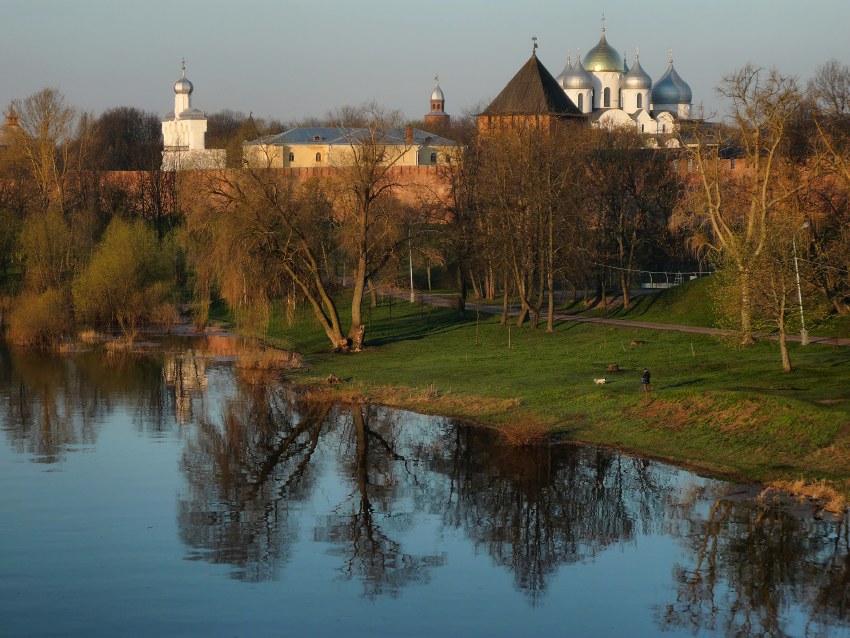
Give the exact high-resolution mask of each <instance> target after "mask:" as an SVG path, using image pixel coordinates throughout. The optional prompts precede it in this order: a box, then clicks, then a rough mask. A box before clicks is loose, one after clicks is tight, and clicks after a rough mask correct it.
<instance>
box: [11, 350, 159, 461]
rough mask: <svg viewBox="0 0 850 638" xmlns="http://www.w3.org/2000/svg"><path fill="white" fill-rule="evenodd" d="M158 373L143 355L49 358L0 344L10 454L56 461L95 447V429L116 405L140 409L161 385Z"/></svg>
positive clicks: (153, 362)
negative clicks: (82, 448) (85, 447)
mask: <svg viewBox="0 0 850 638" xmlns="http://www.w3.org/2000/svg"><path fill="white" fill-rule="evenodd" d="M160 371H161V363H160V362H158V361H156V360H153V359H151V358H148V357H130V356H117V357H106V356H104V355H103V353H101V352H82V353H76V354H74V355H69V356H55V355H50V354H45V353H42V352H37V351H31V350H26V349H18V348H13V349H10V348H6V347H5V346H4V345H2V344H0V374H2V375H5V376H4V377H0V418H2V421H0V427H2V429H3V430H4V431H5V432H6V435H7V437H8V439H9V441H10V443H11V445H12V448H13V449H14V450H15V451H16V452H18V453H20V454H29V455H32V459H33V460H34V461H36V462H40V463H56V462H59V461H61V460H62V459H64V457H65V454H66V453H67V452H68V451H69V450H73V449H74V448H76V447H78V446H80V445H93V444H94V443H95V441H96V440H97V427H98V425H99V424H100V423H102V422H103V420H104V417H105V416H106V415H108V414H110V413H111V412H112V410H113V409H114V408H115V407H116V405H117V404H118V402H119V401H120V402H127V401H128V400H130V401H133V400H135V401H138V402H139V405H140V406H141V405H144V404H145V397H148V396H150V395H151V393H153V392H155V389H156V388H159V387H161V372H160Z"/></svg>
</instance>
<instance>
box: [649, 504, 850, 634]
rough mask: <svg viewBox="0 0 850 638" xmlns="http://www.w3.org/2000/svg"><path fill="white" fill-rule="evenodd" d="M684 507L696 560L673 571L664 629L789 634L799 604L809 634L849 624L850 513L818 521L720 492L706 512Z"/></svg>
mask: <svg viewBox="0 0 850 638" xmlns="http://www.w3.org/2000/svg"><path fill="white" fill-rule="evenodd" d="M701 496H702V497H703V498H704V497H705V496H710V494H709V495H701ZM685 509H686V511H684V512H682V513H681V514H682V517H681V520H682V521H683V522H684V525H683V526H682V528H681V529H680V532H681V536H682V540H683V542H685V544H686V546H687V547H688V549H689V550H690V552H691V555H692V557H693V562H692V563H691V564H688V565H680V566H678V567H677V568H676V570H675V573H674V576H675V578H676V582H677V586H678V593H677V596H676V600H675V602H673V603H671V604H669V605H668V606H667V607H666V608H664V609H662V610H659V624H660V625H661V626H662V627H663V628H664V629H671V628H683V629H688V630H691V631H693V632H694V633H696V632H698V631H699V630H701V629H707V630H710V631H714V632H717V633H720V634H722V635H727V636H750V635H759V636H762V635H764V636H791V635H793V633H789V629H788V628H787V627H786V626H785V624H786V623H787V619H788V618H789V617H790V616H791V614H790V613H789V612H791V611H792V610H794V609H795V608H797V609H798V610H799V611H801V612H802V613H803V614H805V617H807V618H808V623H807V625H806V630H805V631H806V635H807V636H818V635H823V636H826V635H830V631H831V629H839V630H840V631H841V632H842V633H844V632H846V631H847V629H848V628H850V540H849V539H848V516H847V515H844V516H843V517H841V518H838V519H837V520H818V519H813V518H812V517H811V516H810V515H807V514H806V515H804V516H801V515H800V512H795V511H793V509H792V508H789V507H788V506H787V505H784V506H783V505H781V504H779V503H760V502H757V501H756V502H754V501H753V500H752V499H746V500H735V499H724V498H716V499H715V500H714V501H713V503H712V505H711V508H710V510H709V511H708V514H707V515H702V516H701V515H699V514H698V513H697V512H696V511H695V509H694V508H693V506H691V507H686V508H685Z"/></svg>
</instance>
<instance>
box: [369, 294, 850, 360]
mask: <svg viewBox="0 0 850 638" xmlns="http://www.w3.org/2000/svg"><path fill="white" fill-rule="evenodd" d="M384 293H385V294H391V295H393V296H394V297H397V298H399V299H405V300H407V299H410V293H409V292H404V291H398V290H393V291H387V290H384ZM416 300H417V302H419V303H427V304H431V305H432V306H442V307H444V308H451V307H452V306H454V298H453V297H450V298H446V297H441V296H439V295H429V294H426V293H418V292H417V293H416ZM466 307H467V309H468V310H469V309H472V308H477V309H478V310H480V311H481V312H484V313H487V314H490V315H497V314H501V312H502V308H501V307H500V306H497V305H495V304H486V303H481V304H479V303H475V302H473V303H467V305H466ZM510 314H511V316H516V315H517V314H518V313H517V312H516V311H513V312H511V313H510ZM543 318H544V316H543V315H541V320H542V319H543ZM555 319H556V320H558V321H576V322H579V323H601V324H607V325H611V326H620V327H621V328H641V329H643V330H664V331H672V332H688V333H691V334H701V335H728V334H734V332H733V331H731V330H722V329H720V328H705V327H702V326H683V325H678V324H672V323H653V322H650V321H632V320H631V319H605V318H603V317H579V316H576V315H572V314H569V313H566V312H556V313H555ZM758 336H759V337H761V338H764V337H767V338H768V339H777V338H778V337H777V336H776V335H758ZM787 338H788V341H795V342H799V341H800V335H788V337H787ZM809 342H810V343H816V344H819V345H826V346H850V339H841V338H834V337H816V336H814V335H809Z"/></svg>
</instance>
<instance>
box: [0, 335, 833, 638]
mask: <svg viewBox="0 0 850 638" xmlns="http://www.w3.org/2000/svg"><path fill="white" fill-rule="evenodd" d="M193 343H194V342H193ZM223 343H225V345H226V342H223ZM213 346H214V348H213ZM205 347H210V352H211V353H212V354H213V355H215V354H221V355H223V356H225V355H226V352H224V353H222V352H220V350H221V347H222V346H221V344H219V343H218V342H215V343H213V344H212V345H211V346H210V345H209V344H207V346H205ZM181 348H182V349H180V350H179V352H181V353H183V354H182V358H181V359H179V360H178V359H175V360H172V361H173V363H171V364H169V365H164V364H163V361H162V360H161V359H160V358H157V357H147V356H138V355H122V356H114V357H106V356H104V355H103V353H101V352H91V353H78V354H74V355H70V356H63V357H56V356H45V355H41V354H37V353H32V352H27V351H19V350H10V349H6V348H5V347H4V346H2V345H1V344H0V427H1V428H2V430H3V431H4V433H5V436H6V437H7V439H8V441H9V443H10V448H11V449H12V450H15V451H16V452H17V453H19V454H25V455H29V456H31V457H32V458H33V459H34V460H36V461H41V462H47V463H53V462H56V461H61V460H62V459H63V458H65V456H66V455H67V454H68V453H69V452H70V451H72V450H74V449H79V447H80V446H90V445H93V444H94V443H95V442H96V439H97V435H98V431H99V428H100V427H102V424H103V423H105V422H107V418H108V417H109V416H110V415H111V413H112V412H113V411H121V410H123V411H124V412H128V413H129V414H130V415H132V416H133V419H134V421H135V422H136V423H137V424H138V427H139V428H140V429H142V430H143V431H145V432H148V433H149V434H151V435H152V436H158V435H159V433H160V432H162V431H163V430H168V429H174V430H176V427H177V426H176V424H175V419H179V418H181V414H183V415H184V416H185V417H186V419H188V418H189V415H192V414H194V413H209V414H211V415H212V418H195V419H194V421H193V422H192V423H191V424H187V425H186V426H185V428H184V429H183V430H182V431H183V432H185V437H186V442H185V448H184V451H183V455H182V460H181V469H182V472H183V474H184V476H185V481H186V489H185V491H184V492H183V493H182V494H180V496H179V508H178V519H179V521H178V522H179V526H180V534H181V537H182V539H183V541H184V542H185V543H186V544H187V546H188V547H189V548H190V550H189V551H190V557H191V558H193V559H200V560H207V561H211V562H214V563H219V564H225V565H230V566H232V568H233V574H234V576H235V577H237V578H241V579H246V580H252V581H257V580H264V579H269V578H274V577H275V576H276V575H277V574H278V572H279V570H280V569H281V568H282V566H284V565H285V564H286V562H287V561H288V560H289V559H290V557H291V552H292V551H293V543H294V542H295V541H296V540H298V539H297V535H298V533H299V529H300V528H301V526H303V525H305V524H306V525H308V526H310V529H311V530H312V537H311V538H310V539H307V540H308V541H311V542H312V541H315V542H321V543H325V544H327V545H328V546H329V547H330V548H331V549H330V554H331V556H332V557H333V559H334V560H336V561H338V562H337V566H338V570H339V574H340V575H341V577H342V578H344V579H350V580H352V581H354V582H357V583H359V584H361V585H362V592H363V594H364V595H365V596H367V597H377V596H382V595H388V596H395V595H398V594H399V592H400V591H401V590H402V588H403V587H405V586H406V585H408V584H411V583H414V582H423V581H427V580H428V578H429V577H430V575H431V574H432V573H433V569H435V568H438V567H439V566H440V565H443V564H444V563H445V561H446V560H447V559H446V556H445V555H444V554H442V553H433V552H432V553H428V552H424V553H423V552H421V551H419V550H418V549H416V548H414V547H413V545H414V543H415V542H416V541H415V539H416V537H417V534H416V533H415V531H416V526H417V525H420V524H424V525H425V526H426V527H427V526H428V525H431V524H434V523H437V524H439V523H441V524H442V526H443V528H444V529H447V528H448V529H457V530H462V532H463V535H464V536H465V537H466V538H468V539H470V540H471V542H472V543H473V544H474V545H475V546H476V547H477V548H478V549H479V550H483V551H486V552H487V554H488V555H489V556H490V557H491V558H492V560H493V561H494V563H495V564H497V565H500V566H502V567H503V568H505V569H507V570H508V571H509V572H510V573H511V574H512V576H513V579H514V583H515V586H516V587H517V589H519V590H520V591H522V592H524V593H525V595H526V596H527V598H528V601H529V602H530V604H532V605H537V604H538V603H540V602H541V601H542V600H543V597H544V595H545V593H546V591H547V589H548V588H549V583H550V581H551V579H552V577H553V574H554V573H555V572H556V571H557V570H558V569H559V568H560V567H562V566H564V565H569V564H573V563H576V562H579V561H589V560H593V558H594V557H595V556H596V555H598V554H599V553H600V552H603V551H604V550H606V549H607V548H610V547H612V546H614V545H617V544H633V545H634V546H635V547H636V548H637V550H641V549H643V547H642V546H641V544H640V543H641V541H640V537H641V536H642V535H644V534H649V533H658V534H665V535H670V536H673V537H674V538H676V539H678V542H679V543H680V544H681V545H682V547H683V548H684V550H685V552H686V558H685V559H684V560H682V561H681V564H679V565H678V566H677V567H676V569H675V570H674V573H673V574H672V577H673V585H674V589H675V595H673V596H671V602H670V603H669V604H667V605H664V606H662V607H660V608H658V609H657V610H656V622H657V624H658V626H659V628H660V629H663V630H674V631H682V630H684V631H687V632H693V633H700V632H702V631H710V632H714V633H720V634H725V635H731V636H738V635H751V634H764V635H770V636H783V635H789V634H791V633H801V630H800V625H799V624H798V625H794V626H790V625H789V623H790V622H798V619H799V618H800V617H802V618H804V619H805V627H804V628H803V629H802V631H804V632H805V633H807V634H808V635H829V633H830V632H831V631H833V630H834V631H835V632H836V633H839V634H841V633H843V634H845V635H846V634H847V633H848V632H850V532H848V518H847V516H846V515H845V516H844V517H843V518H840V519H838V520H827V519H825V520H817V519H815V518H813V517H812V516H810V515H809V514H808V513H802V514H801V513H799V512H796V511H794V509H793V508H789V507H787V506H782V507H780V506H777V505H774V504H772V503H763V502H760V501H754V500H753V499H751V498H745V497H730V496H728V495H725V491H726V490H728V486H727V485H726V484H724V483H720V482H714V481H696V480H694V479H692V477H687V478H686V480H685V483H686V484H694V483H696V484H698V485H700V486H701V487H696V488H691V490H690V491H689V492H688V491H686V490H685V489H684V488H683V487H682V485H681V483H680V479H681V477H683V476H685V475H684V474H683V473H682V472H680V471H678V470H676V469H674V468H670V467H668V466H664V465H661V464H658V463H654V462H651V461H648V460H645V459H634V458H628V457H625V456H621V455H619V454H616V453H613V452H608V451H604V450H600V449H596V448H593V447H572V446H568V445H554V446H551V447H528V448H521V447H520V448H518V447H513V446H510V445H508V444H506V443H504V442H502V441H501V440H500V439H498V437H496V436H493V435H492V434H491V433H489V432H487V431H486V430H483V429H477V428H470V427H465V426H463V425H459V424H455V423H452V422H450V421H446V420H440V419H427V420H424V421H423V423H420V424H417V423H416V422H415V419H413V418H411V417H409V415H405V416H402V415H403V413H399V412H394V411H392V410H389V409H383V408H378V407H374V406H364V405H361V406H348V407H339V406H328V405H322V404H315V403H307V402H304V401H302V400H301V399H300V398H298V396H297V395H295V394H294V393H292V392H290V391H289V390H287V389H286V388H285V387H282V386H280V384H278V383H277V382H276V381H274V382H270V383H266V382H263V381H262V380H261V379H252V380H251V381H253V382H252V383H248V382H246V381H247V379H240V378H238V377H236V380H235V389H234V385H233V384H234V374H235V373H234V372H233V369H232V366H231V365H230V364H229V363H227V362H222V360H220V359H219V360H216V361H213V360H210V361H206V362H205V363H201V362H200V360H197V357H203V356H205V353H204V351H201V350H195V351H194V352H189V351H185V343H184V344H183V345H182V346H181ZM187 357H188V358H187ZM186 361H189V363H190V367H189V368H187V367H186V365H185V364H186ZM166 368H167V369H166ZM187 375H188V376H187ZM208 377H209V388H210V390H211V392H210V394H212V395H213V396H214V397H215V401H218V398H217V397H218V394H217V391H218V390H221V391H223V392H224V394H225V396H230V397H231V398H230V399H227V400H225V402H224V403H223V407H222V408H221V409H219V406H218V404H217V403H216V404H213V403H211V402H210V401H209V400H204V399H203V398H202V397H203V395H204V394H205V393H206V388H207V378H208ZM169 383H170V385H169ZM181 397H183V398H184V399H187V398H188V406H187V401H186V400H184V402H183V404H180V402H179V399H180V398H181ZM195 399H197V402H196V405H195V406H194V407H196V408H198V409H195V410H192V407H193V405H192V401H194V400H195ZM128 406H129V407H130V408H131V409H130V410H127V409H126V408H127V407H128ZM187 407H188V411H187ZM181 410H182V412H181ZM319 486H321V487H322V492H321V493H319V494H318V495H317V492H318V491H319V489H318V488H319ZM318 496H321V498H318ZM328 497H331V498H332V502H331V503H330V504H329V505H328V506H327V510H323V513H320V514H319V515H318V516H317V518H315V520H312V519H308V518H306V516H305V513H304V511H303V510H304V509H305V504H306V503H307V502H308V501H309V502H311V503H312V504H314V505H316V506H318V503H319V501H320V500H321V501H324V500H325V499H326V498H328ZM322 506H324V503H322ZM656 551H664V550H656Z"/></svg>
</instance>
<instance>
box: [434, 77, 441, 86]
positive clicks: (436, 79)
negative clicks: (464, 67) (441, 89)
mask: <svg viewBox="0 0 850 638" xmlns="http://www.w3.org/2000/svg"><path fill="white" fill-rule="evenodd" d="M434 84H436V85H437V86H440V76H439V75H435V76H434Z"/></svg>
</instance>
